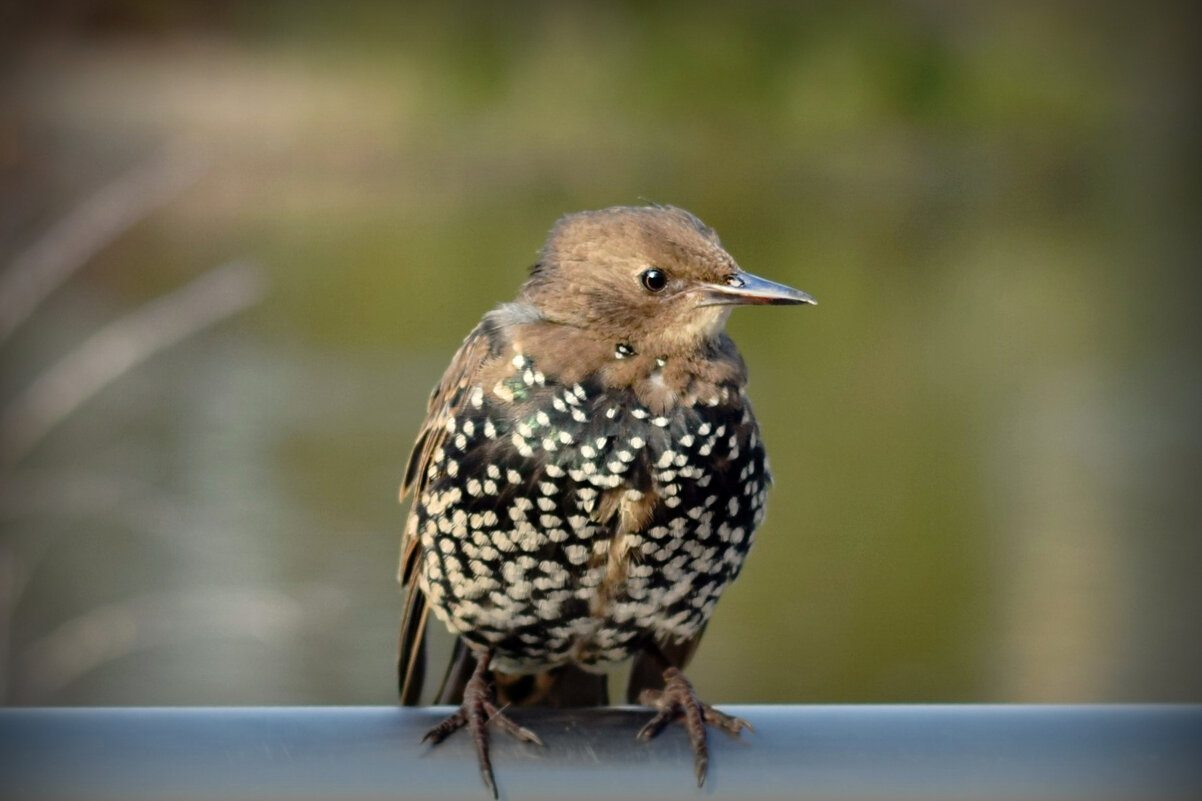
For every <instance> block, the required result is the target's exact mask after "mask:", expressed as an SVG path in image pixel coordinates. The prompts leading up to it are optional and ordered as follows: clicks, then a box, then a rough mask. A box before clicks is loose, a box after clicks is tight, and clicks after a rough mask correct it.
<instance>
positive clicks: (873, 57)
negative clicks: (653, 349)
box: [0, 0, 1202, 704]
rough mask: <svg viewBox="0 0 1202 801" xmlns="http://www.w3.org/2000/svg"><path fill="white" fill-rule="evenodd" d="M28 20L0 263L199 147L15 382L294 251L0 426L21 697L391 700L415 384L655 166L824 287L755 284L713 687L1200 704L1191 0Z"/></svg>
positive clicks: (66, 306)
mask: <svg viewBox="0 0 1202 801" xmlns="http://www.w3.org/2000/svg"><path fill="white" fill-rule="evenodd" d="M0 23H3V24H0V28H3V29H4V30H5V33H3V34H0V35H2V36H3V37H4V38H3V39H2V40H0V69H2V70H3V74H2V84H0V91H2V92H3V94H2V95H0V98H2V100H0V259H3V264H4V269H5V270H6V271H8V270H10V267H9V265H12V264H16V263H18V262H19V260H20V257H21V254H23V253H25V252H27V249H28V248H30V247H32V245H33V243H37V242H40V241H41V242H44V241H46V238H47V237H48V236H50V235H54V236H61V235H62V234H61V232H59V233H57V234H56V233H55V232H56V231H58V230H59V229H56V228H55V227H54V226H55V224H56V223H57V222H60V221H62V220H64V219H69V218H70V215H71V214H72V213H73V212H75V211H76V210H77V209H79V208H80V206H81V204H82V203H84V201H85V200H86V199H87V198H89V197H93V196H95V194H96V193H97V192H98V191H100V190H101V189H102V188H103V187H105V186H109V185H110V184H111V183H112V182H113V181H119V180H121V176H124V175H128V174H129V173H130V171H136V170H138V169H141V168H142V166H143V165H145V164H147V163H148V162H149V161H152V160H154V159H164V160H165V161H166V163H167V164H168V165H170V164H171V163H173V160H182V161H185V162H187V163H189V164H191V163H194V162H195V163H200V164H202V165H203V167H202V168H200V172H199V177H197V178H195V180H194V181H191V182H190V183H188V184H187V185H186V186H181V188H180V189H179V190H178V192H176V193H175V194H173V195H171V196H170V197H164V198H163V199H162V203H161V204H159V205H155V206H153V207H151V208H147V209H146V211H145V215H144V218H142V219H140V220H139V221H138V222H136V224H134V225H132V226H131V227H129V228H128V229H127V230H124V231H121V232H120V233H119V235H115V236H114V237H113V238H112V241H109V242H106V243H104V246H103V247H99V248H98V249H97V250H96V252H95V253H93V254H91V255H90V258H88V260H87V262H86V264H84V265H82V267H81V269H80V270H79V271H78V272H77V273H76V274H74V275H73V276H72V277H71V278H70V279H69V280H67V281H65V282H64V283H63V285H62V286H61V287H58V288H57V289H56V290H55V291H54V292H52V293H51V294H49V295H48V297H47V298H46V300H45V302H44V303H42V304H41V305H40V306H39V307H38V308H37V310H36V312H35V313H34V314H33V315H32V316H31V317H30V318H29V319H28V320H26V321H25V322H24V323H23V324H22V325H21V326H20V327H19V328H17V329H16V331H15V333H14V334H13V336H12V338H11V339H9V340H8V341H6V342H4V343H2V344H0V348H3V351H2V353H3V360H4V368H3V373H2V375H0V403H2V404H6V405H9V406H11V405H12V404H13V403H14V399H18V398H19V397H21V393H22V392H23V391H25V389H26V388H27V387H28V386H29V385H30V384H31V382H33V381H34V380H35V378H36V377H37V376H39V375H42V374H44V373H45V371H46V370H47V369H48V368H49V366H50V365H53V364H55V363H58V362H59V360H60V359H62V358H63V356H64V355H65V354H69V353H71V352H72V350H73V349H74V348H76V347H77V346H78V345H79V343H80V342H82V341H84V340H85V339H86V338H87V337H89V336H91V335H92V333H93V332H95V331H96V330H98V329H101V328H102V327H103V326H105V325H107V324H109V323H110V322H112V321H114V320H120V319H123V318H125V317H126V315H129V314H131V313H133V311H134V310H135V309H138V308H139V307H141V306H142V304H145V303H147V302H150V301H152V300H153V299H155V298H161V297H163V296H165V295H168V294H169V293H171V292H174V291H176V290H177V289H178V288H179V287H181V286H184V285H187V284H188V282H189V281H191V280H192V279H193V278H194V277H196V276H200V275H203V274H206V273H207V272H208V271H210V270H212V269H213V268H215V267H217V265H220V264H225V263H227V262H229V261H231V260H234V259H249V260H252V261H253V262H254V263H255V264H256V265H257V269H258V270H259V271H260V272H261V277H262V280H263V282H264V284H265V286H266V295H265V297H264V298H263V299H262V301H261V302H259V303H258V305H257V306H255V308H253V309H252V310H250V311H247V312H243V313H241V314H239V315H237V316H236V317H233V318H231V319H230V320H228V321H225V322H222V323H220V324H219V325H217V326H216V327H211V328H206V329H205V330H200V331H197V332H196V333H195V334H194V335H192V336H189V337H187V338H186V339H185V340H184V341H183V342H181V343H179V344H176V345H174V346H172V347H171V348H170V349H168V350H164V352H163V353H161V354H160V355H156V356H153V357H152V358H148V359H147V360H146V361H145V362H144V363H141V364H138V365H137V366H135V367H134V368H132V369H130V370H129V371H128V372H126V373H125V374H123V375H121V376H120V377H119V378H115V379H114V380H113V381H112V382H111V384H108V385H107V386H105V387H104V388H103V390H102V391H99V392H97V393H96V394H95V395H94V396H92V397H90V398H89V399H88V400H87V401H86V402H85V403H82V404H81V405H80V406H79V407H78V408H77V409H76V410H75V411H74V412H72V413H71V414H70V416H68V417H66V418H65V419H63V420H62V421H61V422H59V423H58V424H57V425H56V426H55V427H54V428H53V429H52V430H51V431H50V433H49V434H48V435H47V436H46V437H45V438H44V439H42V440H41V441H40V442H39V443H38V444H37V445H36V447H34V448H33V449H32V450H31V451H30V452H29V453H28V454H27V455H24V456H23V457H22V458H21V459H20V460H19V461H16V462H15V463H13V464H11V465H9V466H7V467H5V468H4V469H5V473H4V476H3V481H4V486H3V496H2V498H0V501H2V502H0V520H2V521H3V526H4V528H3V533H2V534H0V618H2V619H0V641H2V643H0V648H3V649H5V653H0V657H2V659H0V661H3V663H4V665H5V667H4V674H5V677H6V681H5V686H4V688H3V690H4V693H5V695H4V697H5V699H6V700H7V701H8V702H15V703H50V704H79V703H82V704H92V703H96V704H140V703H298V704H300V703H367V702H375V703H388V702H390V701H391V700H392V697H393V696H392V693H393V679H392V659H393V638H394V636H395V625H396V619H397V615H398V612H399V600H398V598H397V592H396V588H395V585H394V583H393V573H394V562H395V558H396V554H397V545H398V539H399V533H400V528H401V522H402V519H403V510H402V509H401V508H400V507H398V506H397V505H396V503H395V491H396V485H397V484H398V483H399V477H400V472H401V468H402V467H403V465H404V460H405V457H406V455H407V451H408V447H409V444H410V442H411V440H412V437H413V436H414V434H415V433H416V430H417V426H418V424H419V422H420V420H421V417H422V414H423V412H424V399H425V396H426V394H427V392H428V389H429V387H430V386H431V385H432V384H433V382H434V381H435V380H436V378H437V376H438V375H439V374H440V372H441V370H442V368H443V366H444V365H445V363H446V361H447V359H449V357H450V355H451V353H453V351H454V349H455V347H456V346H457V344H458V342H459V341H460V339H461V338H462V336H463V335H464V334H466V332H467V331H468V330H469V329H470V327H471V326H472V325H473V324H474V322H475V321H476V320H477V319H478V318H479V316H480V315H481V314H482V313H483V312H484V311H486V310H487V309H488V308H490V307H491V306H492V305H494V304H495V303H497V302H499V301H502V300H506V299H509V298H510V297H512V295H513V293H514V292H515V290H516V288H517V285H518V284H519V283H520V281H521V280H522V278H523V275H524V270H525V268H526V267H527V266H528V265H529V264H530V263H531V262H532V261H533V258H534V254H535V251H536V250H537V248H538V247H539V245H540V244H541V242H542V239H543V236H544V234H545V232H546V230H547V229H548V228H549V227H550V225H551V224H552V223H553V222H554V220H555V219H556V217H558V216H559V215H560V214H562V213H564V212H567V211H572V210H579V209H584V208H599V207H602V206H607V205H612V204H618V203H623V204H629V203H635V202H638V201H639V199H640V198H649V199H653V200H656V201H660V202H670V203H674V204H677V205H681V206H684V207H686V208H688V209H690V210H692V211H693V212H695V213H696V214H698V215H699V216H700V217H701V218H702V219H704V220H705V221H706V222H708V223H709V224H711V225H713V226H714V227H715V228H716V229H717V230H718V231H719V233H720V234H721V235H722V237H723V241H724V242H725V244H726V245H727V247H728V249H729V250H730V251H731V252H732V253H733V254H734V256H735V257H736V258H737V259H738V260H739V261H740V263H741V264H742V265H743V266H744V267H746V268H748V269H749V270H751V271H753V272H756V273H758V274H762V275H766V276H769V277H771V278H774V279H776V280H780V281H784V282H787V283H790V284H793V285H795V286H798V287H801V288H803V289H805V290H807V291H808V292H810V293H811V294H813V295H814V296H815V297H816V298H818V300H819V303H820V304H821V305H820V306H818V307H817V308H816V309H810V310H805V311H796V310H783V309H768V310H755V311H742V312H739V313H738V314H736V315H735V317H734V319H733V321H732V326H731V328H732V333H733V335H734V336H735V338H736V340H737V341H738V342H739V343H740V346H741V348H742V349H743V352H744V355H745V357H746V359H747V361H748V363H749V365H750V369H751V372H752V386H751V390H752V397H753V399H754V400H755V403H756V409H757V413H758V416H759V417H760V419H761V423H762V425H763V428H764V430H765V438H766V441H767V443H768V445H769V448H770V452H771V456H772V462H773V467H774V471H775V473H776V477H777V488H776V490H775V492H774V494H773V495H772V497H771V500H770V513H769V519H768V522H767V523H766V525H765V527H764V528H763V529H762V530H761V532H760V534H759V536H758V539H757V545H756V550H755V551H754V552H753V555H752V557H751V559H750V561H749V563H748V565H747V568H746V570H745V571H744V574H743V576H742V577H741V579H740V581H739V582H738V583H737V584H736V585H735V586H734V587H733V588H732V589H731V590H730V591H729V592H728V593H727V595H726V597H725V598H724V600H723V602H722V603H721V604H720V605H719V607H718V612H717V614H716V617H715V619H714V622H713V624H712V625H711V627H710V631H709V633H708V634H707V638H706V642H705V644H704V645H703V647H702V649H701V651H700V654H699V656H698V659H697V661H696V663H695V666H694V667H693V668H692V669H691V671H690V673H691V675H692V677H693V678H694V680H695V682H696V683H697V684H698V686H699V687H700V688H703V689H702V692H703V694H704V695H705V696H706V697H707V698H709V699H710V700H714V701H718V700H721V701H727V702H752V701H969V700H981V701H1045V700H1046V701H1094V700H1116V701H1128V700H1148V701H1152V700H1195V701H1197V700H1202V686H1200V685H1199V682H1198V680H1197V678H1196V677H1197V676H1199V675H1202V644H1200V643H1202V638H1199V637H1198V623H1199V620H1198V613H1199V609H1200V602H1202V585H1200V584H1199V582H1198V581H1197V569H1196V566H1197V565H1198V564H1199V559H1200V558H1202V525H1200V523H1202V514H1200V512H1202V508H1200V506H1202V504H1200V503H1199V498H1198V492H1197V485H1198V476H1197V468H1198V466H1199V455H1200V453H1202V430H1200V428H1202V426H1200V424H1199V416H1198V399H1199V397H1202V392H1200V390H1202V370H1200V364H1202V360H1200V359H1199V352H1198V343H1199V342H1200V341H1202V337H1200V336H1199V334H1200V333H1202V332H1199V330H1198V329H1199V325H1198V315H1197V314H1196V312H1195V311H1194V309H1193V308H1192V306H1193V305H1194V303H1195V297H1196V290H1197V289H1198V281H1197V277H1198V269H1199V263H1200V262H1199V256H1202V253H1200V248H1199V244H1200V237H1199V225H1198V223H1199V210H1200V208H1199V198H1200V192H1199V190H1200V188H1202V187H1200V186H1199V178H1200V176H1202V173H1200V171H1199V148H1198V142H1199V141H1200V139H1199V133H1200V131H1199V98H1200V97H1202V92H1199V91H1198V89H1199V87H1198V80H1197V75H1198V74H1199V71H1198V67H1199V64H1198V61H1199V56H1198V48H1197V44H1196V31H1197V29H1198V25H1197V23H1198V13H1197V11H1196V10H1195V9H1194V7H1193V6H1192V5H1190V4H1185V3H1181V4H1177V3H1170V2H1153V3H1149V4H1143V5H1136V4H1117V3H1077V2H1057V3H1050V4H1048V3H1039V4H1037V3H1026V2H1021V3H1011V4H977V3H969V4H955V3H944V2H935V1H934V0H931V1H929V2H920V1H919V0H911V1H910V2H903V3H883V2H881V3H866V4H839V3H819V4H805V5H804V6H800V7H799V5H798V4H789V3H773V2H752V3H744V4H739V5H737V6H736V5H733V4H732V5H729V6H728V5H723V4H699V3H635V2H628V3H614V4H585V3H558V4H533V3H507V4H495V3H469V2H452V3H443V4H420V5H419V4H406V3H398V4H392V5H386V4H380V3H341V4H334V3H320V2H308V3H295V2H293V3H285V2H266V3H236V2H230V1H224V2H223V1H220V0H208V1H207V2H174V3H171V2H168V3H162V2H137V1H136V0H125V1H124V2H57V3H48V4H22V3H14V4H11V5H9V6H7V7H5V8H4V9H3V11H2V16H0ZM52 244H53V243H52ZM6 464H7V463H6Z"/></svg>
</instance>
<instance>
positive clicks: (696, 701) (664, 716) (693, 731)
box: [638, 667, 755, 787]
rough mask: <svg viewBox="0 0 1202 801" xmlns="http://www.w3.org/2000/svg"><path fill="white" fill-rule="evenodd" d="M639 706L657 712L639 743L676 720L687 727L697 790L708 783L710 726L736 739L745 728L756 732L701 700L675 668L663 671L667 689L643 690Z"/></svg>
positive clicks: (640, 694)
mask: <svg viewBox="0 0 1202 801" xmlns="http://www.w3.org/2000/svg"><path fill="white" fill-rule="evenodd" d="M639 703H640V704H643V705H645V706H653V707H655V708H656V709H657V710H658V711H657V712H656V713H655V717H653V718H651V720H650V721H648V723H647V725H646V726H644V727H643V728H642V729H640V730H639V733H638V738H639V739H640V740H650V739H651V738H652V737H654V736H655V735H657V734H659V733H660V732H661V731H663V730H664V728H665V727H666V726H667V725H668V724H669V723H671V722H672V721H674V720H679V721H680V722H681V723H682V724H684V727H685V730H686V731H688V733H689V741H690V742H691V743H692V744H693V772H694V774H696V776H697V786H698V787H700V786H701V785H703V784H705V770H706V767H707V766H708V765H709V761H710V757H709V748H708V747H707V745H706V742H705V726H706V724H707V723H708V724H709V725H710V726H716V727H717V728H719V729H722V730H724V731H726V732H729V733H730V734H732V735H735V736H738V734H739V732H741V731H742V730H743V729H747V730H748V731H755V729H753V728H752V727H751V724H750V723H748V722H747V721H745V720H743V719H742V718H736V717H731V716H730V715H725V714H723V713H721V712H719V711H718V710H716V709H714V708H713V707H712V706H710V705H709V704H707V703H705V702H704V701H702V700H701V699H700V698H698V697H697V693H696V691H694V690H693V685H692V683H690V682H689V680H688V679H686V678H685V675H684V674H683V673H681V672H680V670H679V669H678V668H674V667H670V668H668V669H667V670H665V671H664V688H663V689H662V690H643V691H642V692H641V693H639Z"/></svg>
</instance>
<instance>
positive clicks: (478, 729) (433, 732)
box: [422, 653, 543, 798]
mask: <svg viewBox="0 0 1202 801" xmlns="http://www.w3.org/2000/svg"><path fill="white" fill-rule="evenodd" d="M490 656H491V655H490V654H487V653H486V654H484V655H483V656H482V657H480V661H479V662H477V663H476V670H475V672H474V673H472V677H471V678H470V679H469V680H468V682H467V684H466V685H465V686H464V688H463V703H462V704H460V706H459V708H458V709H457V710H455V712H454V713H453V714H452V715H450V716H449V717H448V718H447V719H446V720H444V721H443V722H442V723H439V724H438V725H437V726H435V727H434V728H432V729H430V730H429V731H428V732H426V735H425V736H424V737H422V742H423V743H424V742H426V741H427V740H429V741H430V743H431V744H432V745H437V744H438V743H440V742H442V741H443V740H445V739H446V738H447V737H449V736H450V735H451V734H453V733H455V732H456V731H458V730H459V729H462V728H463V727H465V726H466V727H467V728H468V729H469V730H470V731H471V733H472V741H473V742H474V743H475V744H476V755H477V756H478V757H479V760H480V777H481V778H482V779H484V786H485V787H487V788H488V791H489V792H490V793H492V797H493V798H496V797H497V783H496V781H495V780H494V778H493V773H492V759H491V758H490V757H489V754H488V724H489V723H496V724H497V725H498V726H500V727H501V728H502V729H504V730H505V731H507V732H509V733H510V734H512V735H513V736H514V737H516V738H518V739H519V740H521V741H522V742H524V743H537V744H538V745H542V744H543V741H542V739H541V738H539V736H538V735H537V734H535V733H534V732H532V731H530V730H529V729H527V728H525V727H524V726H519V725H518V724H516V723H514V722H513V721H512V720H511V719H510V718H509V716H508V715H506V714H505V712H504V711H503V710H502V709H501V708H499V707H498V706H497V702H496V695H495V693H494V691H493V686H492V682H491V681H489V672H488V662H489V658H490Z"/></svg>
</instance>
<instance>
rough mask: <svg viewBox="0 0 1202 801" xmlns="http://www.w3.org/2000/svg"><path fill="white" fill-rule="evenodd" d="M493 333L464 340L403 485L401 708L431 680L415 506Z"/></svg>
mask: <svg viewBox="0 0 1202 801" xmlns="http://www.w3.org/2000/svg"><path fill="white" fill-rule="evenodd" d="M490 340H491V337H490V336H489V331H488V330H486V328H485V326H483V325H480V326H477V327H476V328H475V329H473V331H472V332H471V333H470V334H468V336H467V339H465V340H464V341H463V345H461V346H460V348H459V351H458V352H457V353H456V354H455V357H454V358H453V359H451V364H450V366H449V367H447V370H446V372H445V373H443V376H442V379H441V380H440V381H439V382H438V385H437V386H436V387H435V388H434V391H433V392H432V393H431V395H430V402H429V404H428V406H427V409H426V420H425V422H424V423H423V424H422V428H421V432H420V433H419V434H418V435H417V441H416V442H415V443H414V446H413V450H412V451H411V452H410V454H409V461H408V463H407V464H406V466H405V477H404V479H403V480H402V482H401V491H400V497H401V499H402V500H404V499H405V497H407V496H412V501H411V502H410V504H409V514H408V517H407V519H406V521H405V534H404V537H403V539H402V542H401V563H400V568H399V570H398V571H397V573H398V578H399V579H400V581H401V583H402V584H403V585H405V603H404V608H403V610H402V612H401V630H400V635H399V647H398V656H397V683H398V686H399V690H400V697H401V703H402V704H405V705H407V706H412V705H414V704H416V703H418V699H419V697H420V695H421V690H422V684H423V682H424V679H425V650H426V649H425V632H426V623H427V620H428V619H429V615H430V610H429V607H428V605H427V604H426V596H425V595H424V594H423V593H422V592H421V589H420V588H419V587H418V581H417V570H418V566H419V565H420V564H421V559H422V548H421V537H420V536H419V535H418V532H417V512H416V510H415V509H414V506H415V505H416V503H417V502H418V499H420V498H421V496H422V491H423V489H424V488H425V483H426V471H427V467H428V465H429V463H430V458H431V456H432V454H433V453H434V452H435V451H437V450H438V448H439V446H440V445H441V444H442V441H443V439H444V438H445V437H446V435H447V430H446V422H447V420H448V419H451V418H453V417H454V416H455V415H456V414H457V413H458V412H459V409H460V408H461V407H462V405H463V404H464V403H466V402H467V401H468V388H469V387H471V386H472V383H473V382H474V381H475V378H476V375H477V374H478V372H479V370H480V368H481V367H482V366H483V364H484V362H485V360H486V359H487V358H488V356H489V354H490V352H491V351H492V350H493V347H492V344H491V341H490Z"/></svg>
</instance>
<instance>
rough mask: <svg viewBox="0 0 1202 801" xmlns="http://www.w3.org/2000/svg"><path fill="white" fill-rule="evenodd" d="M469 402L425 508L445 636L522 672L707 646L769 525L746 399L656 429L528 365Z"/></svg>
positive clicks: (623, 403)
mask: <svg viewBox="0 0 1202 801" xmlns="http://www.w3.org/2000/svg"><path fill="white" fill-rule="evenodd" d="M460 392H461V393H463V397H460V398H457V399H456V400H455V402H454V403H453V404H452V406H453V407H454V408H457V409H458V412H457V414H456V415H455V416H454V417H453V418H450V419H448V420H447V421H446V423H445V428H446V435H445V437H443V440H442V444H441V447H439V448H438V449H437V450H436V451H435V452H434V454H433V456H432V458H431V459H430V461H429V463H428V466H427V475H426V479H427V480H426V486H425V491H424V492H423V493H422V495H421V497H420V498H419V499H418V504H417V515H418V519H417V533H418V536H419V537H420V540H421V545H422V549H423V552H424V555H423V557H422V560H423V561H422V563H421V565H420V572H419V576H420V582H421V589H422V590H423V592H425V594H426V597H427V599H428V602H429V604H430V606H431V608H433V609H434V611H435V613H436V614H437V615H438V617H439V618H440V619H441V620H442V621H443V622H444V623H446V625H447V626H448V628H450V629H451V631H452V632H454V633H456V634H459V635H461V636H463V637H464V638H465V639H466V640H468V641H469V643H472V644H474V645H476V646H477V647H481V648H489V649H492V651H493V653H494V656H493V664H494V665H495V666H496V667H497V668H499V669H500V670H503V671H506V672H514V673H521V672H530V671H534V670H539V669H541V668H544V667H547V666H551V665H557V664H563V663H567V662H574V663H577V664H581V665H584V666H594V665H595V666H605V665H607V664H611V663H614V662H619V661H622V660H624V659H626V658H627V657H628V656H630V654H631V653H632V651H633V650H634V649H635V648H636V647H637V646H638V644H639V642H640V641H641V640H642V639H643V638H645V637H647V636H652V637H654V638H656V639H657V640H659V641H679V640H683V639H686V638H688V637H691V636H693V635H695V634H696V633H697V632H698V631H699V630H700V629H701V627H702V626H703V625H704V623H705V621H706V620H707V619H708V618H709V616H710V614H711V612H712V611H713V608H714V604H715V603H716V602H717V600H718V597H719V595H720V594H721V593H722V591H723V589H725V587H726V586H727V585H728V584H729V583H730V582H731V580H733V579H734V578H735V576H736V575H737V574H738V572H739V569H740V568H741V566H742V564H743V559H744V557H745V556H746V554H747V551H748V549H749V548H750V546H751V543H752V539H753V536H754V532H755V528H756V526H757V525H758V524H759V523H760V521H761V520H762V519H763V515H764V503H765V497H766V494H767V488H768V484H769V483H770V477H769V473H768V468H767V462H766V459H765V455H764V449H763V446H762V444H761V442H760V440H759V436H758V433H757V429H756V423H755V419H754V417H753V415H752V413H751V408H750V406H749V405H748V403H747V400H746V397H745V396H744V394H743V391H742V389H741V388H738V387H734V386H730V387H725V388H719V390H718V392H717V394H715V395H713V396H711V397H708V398H704V399H697V400H695V401H693V402H688V401H683V402H682V403H680V404H678V405H676V406H675V407H673V408H672V409H670V410H669V411H667V412H665V413H663V414H654V413H652V412H651V411H649V410H647V409H646V408H643V407H642V406H640V405H639V403H638V401H637V399H636V398H635V396H634V394H633V393H632V392H629V391H616V392H615V391H613V390H605V391H602V389H601V387H600V386H597V385H591V384H590V383H589V382H584V383H578V384H572V385H570V386H565V385H561V384H558V383H556V382H555V381H553V380H550V379H548V378H546V377H545V376H544V375H543V374H542V373H541V372H539V371H538V369H537V366H536V365H534V364H532V363H531V362H530V361H529V360H528V359H525V358H524V357H522V356H517V357H515V358H514V360H513V371H512V373H511V374H510V375H509V377H508V378H506V379H504V380H502V381H499V382H497V383H496V384H494V385H493V386H487V387H486V386H470V385H469V386H465V387H464V388H463V389H461V390H460Z"/></svg>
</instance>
